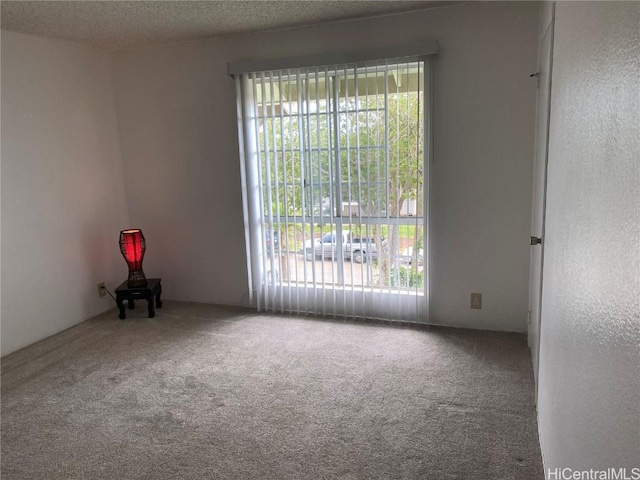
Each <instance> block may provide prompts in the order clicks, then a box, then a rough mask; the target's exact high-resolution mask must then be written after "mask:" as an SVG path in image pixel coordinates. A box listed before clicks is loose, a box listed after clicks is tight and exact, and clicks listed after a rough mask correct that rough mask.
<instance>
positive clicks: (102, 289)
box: [98, 282, 107, 297]
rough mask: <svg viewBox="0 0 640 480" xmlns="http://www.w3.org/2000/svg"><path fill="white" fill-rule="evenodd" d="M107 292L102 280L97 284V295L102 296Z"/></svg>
mask: <svg viewBox="0 0 640 480" xmlns="http://www.w3.org/2000/svg"><path fill="white" fill-rule="evenodd" d="M106 294H107V288H106V287H105V286H104V282H100V283H99V284H98V296H99V297H104V296H105V295H106Z"/></svg>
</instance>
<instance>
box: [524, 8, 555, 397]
mask: <svg viewBox="0 0 640 480" xmlns="http://www.w3.org/2000/svg"><path fill="white" fill-rule="evenodd" d="M552 50H553V21H552V22H551V23H550V24H549V27H548V28H547V32H546V33H545V35H544V37H543V38H542V41H541V43H540V55H539V57H540V60H539V61H540V64H539V65H538V109H537V112H538V113H537V125H536V153H535V165H534V177H533V218H532V222H531V285H530V293H529V348H531V353H532V361H533V373H534V376H535V379H536V385H537V384H538V365H539V358H538V357H539V352H540V328H541V323H540V314H541V306H542V305H541V295H542V281H543V278H542V274H543V263H544V217H545V202H546V191H547V153H548V139H549V101H550V94H551V66H552ZM538 239H539V240H538ZM538 241H539V242H540V243H537V242H538Z"/></svg>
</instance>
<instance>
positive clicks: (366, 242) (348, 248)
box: [303, 231, 386, 263]
mask: <svg viewBox="0 0 640 480" xmlns="http://www.w3.org/2000/svg"><path fill="white" fill-rule="evenodd" d="M384 243H386V242H384V240H383V245H384ZM337 245H338V235H337V233H336V232H335V231H334V232H331V233H326V234H325V235H323V236H322V237H321V238H318V239H315V240H307V241H306V242H305V244H304V249H303V253H304V255H305V256H306V257H307V260H314V259H317V258H327V259H329V258H335V257H336V256H337ZM342 249H343V252H344V258H345V260H351V261H353V262H356V263H363V262H366V261H367V260H369V259H371V258H373V257H374V256H376V255H377V253H378V248H377V246H376V243H375V239H374V238H359V237H353V236H352V235H351V232H349V231H344V232H342Z"/></svg>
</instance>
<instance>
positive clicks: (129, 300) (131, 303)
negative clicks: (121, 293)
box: [127, 298, 136, 310]
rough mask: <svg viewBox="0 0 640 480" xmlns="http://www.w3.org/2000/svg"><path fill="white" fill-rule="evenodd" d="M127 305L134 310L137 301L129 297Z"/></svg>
mask: <svg viewBox="0 0 640 480" xmlns="http://www.w3.org/2000/svg"><path fill="white" fill-rule="evenodd" d="M127 305H128V306H129V310H133V309H134V308H136V301H135V300H134V299H133V298H129V299H127Z"/></svg>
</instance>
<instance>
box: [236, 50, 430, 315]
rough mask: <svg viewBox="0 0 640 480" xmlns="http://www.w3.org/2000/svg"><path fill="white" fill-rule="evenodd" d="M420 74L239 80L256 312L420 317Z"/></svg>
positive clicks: (358, 70)
mask: <svg viewBox="0 0 640 480" xmlns="http://www.w3.org/2000/svg"><path fill="white" fill-rule="evenodd" d="M425 78H426V75H425V63H424V61H422V60H416V59H410V60H406V61H402V62H398V61H396V62H393V63H391V62H390V61H387V62H383V63H381V62H376V63H371V64H368V65H367V64H363V65H359V66H355V65H352V66H348V65H346V66H334V67H326V66H325V67H313V68H301V69H295V70H286V71H269V72H257V73H250V74H246V75H243V76H242V77H241V78H238V79H237V83H238V91H239V118H240V123H239V125H240V127H241V133H242V135H241V138H242V142H243V143H242V145H241V149H242V150H243V151H242V153H243V155H244V157H245V161H244V162H243V165H242V166H243V181H244V183H245V185H244V187H245V194H246V195H245V222H246V226H247V232H248V236H247V239H248V249H247V256H248V260H249V275H250V279H251V282H252V285H253V287H254V292H252V293H255V299H256V300H255V302H256V305H257V306H258V308H259V309H274V310H281V311H291V312H294V311H295V312H314V313H320V314H325V315H327V314H329V315H344V316H363V317H375V318H389V319H403V320H410V321H421V320H426V311H427V295H426V292H427V255H426V244H427V242H426V238H427V232H426V231H425V227H426V225H427V222H426V213H427V211H428V209H427V198H428V196H427V185H428V182H427V171H428V170H427V168H426V166H427V164H426V162H425V156H426V155H425V145H427V143H426V142H425V131H426V130H427V129H426V128H425V125H427V120H428V117H427V116H426V115H425V113H426V112H427V111H428V109H429V108H430V105H429V104H428V95H425V88H424V87H425ZM427 140H428V139H427ZM256 232H258V233H256Z"/></svg>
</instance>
